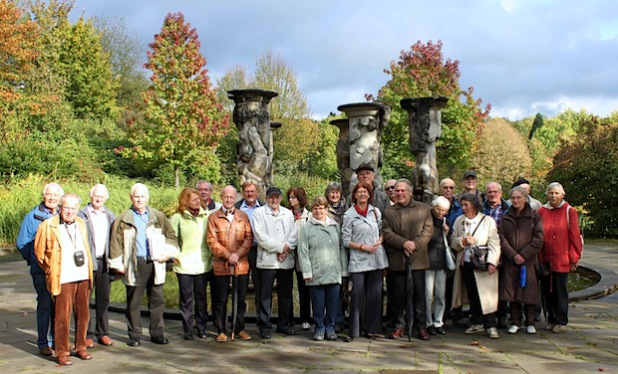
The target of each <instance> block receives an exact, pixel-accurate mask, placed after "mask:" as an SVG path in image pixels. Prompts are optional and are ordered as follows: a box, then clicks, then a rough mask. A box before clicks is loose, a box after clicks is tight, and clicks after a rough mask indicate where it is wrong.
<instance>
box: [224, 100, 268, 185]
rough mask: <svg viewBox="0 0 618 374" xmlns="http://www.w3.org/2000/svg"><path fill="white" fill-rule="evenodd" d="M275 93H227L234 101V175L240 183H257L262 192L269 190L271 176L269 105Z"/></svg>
mask: <svg viewBox="0 0 618 374" xmlns="http://www.w3.org/2000/svg"><path fill="white" fill-rule="evenodd" d="M277 95H278V93H276V92H274V91H267V90H259V89H247V90H231V91H228V97H229V98H230V99H232V100H234V104H235V105H234V114H233V119H234V124H236V127H237V128H238V143H237V146H236V171H237V172H238V176H239V182H240V184H242V183H243V182H244V181H246V180H247V179H253V180H255V181H256V182H257V183H258V186H259V188H260V190H261V191H266V189H267V188H268V187H269V186H270V183H271V181H270V177H271V173H272V158H273V147H272V134H271V123H270V115H269V113H268V103H269V102H270V100H271V99H272V98H273V97H276V96H277Z"/></svg>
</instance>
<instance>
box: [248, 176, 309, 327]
mask: <svg viewBox="0 0 618 374" xmlns="http://www.w3.org/2000/svg"><path fill="white" fill-rule="evenodd" d="M266 204H267V205H265V206H263V207H261V208H258V209H257V210H256V211H255V212H254V213H253V227H254V231H253V234H254V235H255V238H256V239H257V244H258V256H257V269H258V273H259V278H260V279H259V281H260V291H259V294H258V295H259V303H258V328H259V330H260V337H261V338H262V339H270V338H271V330H272V325H271V323H270V313H271V308H272V296H273V295H272V293H273V283H274V281H275V279H277V305H278V310H279V318H278V319H277V332H280V333H282V334H285V335H294V334H295V333H296V332H295V331H294V328H293V327H292V326H291V318H292V316H291V315H290V310H291V305H292V285H293V278H292V275H293V273H294V248H296V242H297V236H298V235H297V234H296V225H295V224H294V215H293V214H292V211H291V210H289V209H285V208H283V207H281V190H280V189H279V188H278V187H270V188H269V189H268V191H266Z"/></svg>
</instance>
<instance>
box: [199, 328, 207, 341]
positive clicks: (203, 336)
mask: <svg viewBox="0 0 618 374" xmlns="http://www.w3.org/2000/svg"><path fill="white" fill-rule="evenodd" d="M197 337H198V338H200V339H206V337H207V335H206V332H204V331H200V330H197Z"/></svg>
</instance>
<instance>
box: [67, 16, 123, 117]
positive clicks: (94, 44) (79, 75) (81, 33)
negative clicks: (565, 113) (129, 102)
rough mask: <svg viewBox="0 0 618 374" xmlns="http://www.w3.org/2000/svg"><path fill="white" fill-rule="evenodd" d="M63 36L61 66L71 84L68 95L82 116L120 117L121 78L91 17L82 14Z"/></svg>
mask: <svg viewBox="0 0 618 374" xmlns="http://www.w3.org/2000/svg"><path fill="white" fill-rule="evenodd" d="M65 31H66V33H64V35H62V38H63V40H64V43H62V44H61V48H60V56H59V62H60V68H61V69H62V73H63V76H64V78H65V79H66V81H67V83H68V86H67V92H66V97H67V100H68V101H69V102H70V103H71V104H72V105H73V108H74V110H75V114H76V115H77V117H79V118H96V119H102V118H106V117H107V118H116V116H117V115H118V109H117V106H116V87H117V81H116V79H115V78H114V76H113V75H112V69H111V68H112V66H111V62H110V56H109V54H108V53H106V52H105V51H104V50H103V48H102V47H101V36H100V34H99V33H98V32H97V31H96V29H95V28H94V26H93V25H92V22H91V21H90V20H85V19H84V18H83V17H80V18H79V19H78V20H77V22H75V23H74V24H73V25H72V26H71V27H70V28H68V29H65Z"/></svg>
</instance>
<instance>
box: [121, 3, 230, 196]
mask: <svg viewBox="0 0 618 374" xmlns="http://www.w3.org/2000/svg"><path fill="white" fill-rule="evenodd" d="M149 47H150V50H149V51H148V62H147V63H146V65H145V67H146V68H147V69H149V70H150V71H151V72H152V75H151V77H150V81H151V86H150V88H149V89H148V91H147V92H145V93H144V94H143V108H142V112H143V121H137V120H136V121H133V122H131V123H129V124H128V133H129V140H130V141H131V142H132V143H133V145H134V147H132V148H125V150H124V152H123V153H124V154H125V155H130V156H132V157H136V158H138V159H141V160H144V161H146V162H150V163H152V164H158V165H162V164H165V163H168V164H171V165H172V167H173V170H174V175H175V186H176V187H179V186H180V171H181V169H182V170H189V171H191V170H193V171H195V170H196V169H195V168H198V169H199V165H200V164H205V163H212V162H213V159H216V156H215V153H214V150H215V148H216V146H217V143H218V141H219V139H220V138H221V137H222V136H223V135H225V133H226V132H227V129H228V122H229V115H228V114H227V113H226V112H225V111H224V109H223V107H222V105H221V104H220V103H219V102H218V101H217V97H216V92H215V90H214V89H213V87H212V86H211V83H210V79H209V77H208V70H206V68H205V66H206V58H205V57H204V56H202V54H201V52H200V42H199V40H198V35H197V31H196V29H194V28H191V26H190V24H189V23H187V22H185V18H184V15H183V14H182V13H168V15H167V16H166V17H165V20H164V21H163V27H162V29H161V32H160V33H159V34H157V35H155V40H154V42H152V43H150V44H149ZM193 174H195V173H193ZM202 177H203V176H202Z"/></svg>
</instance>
